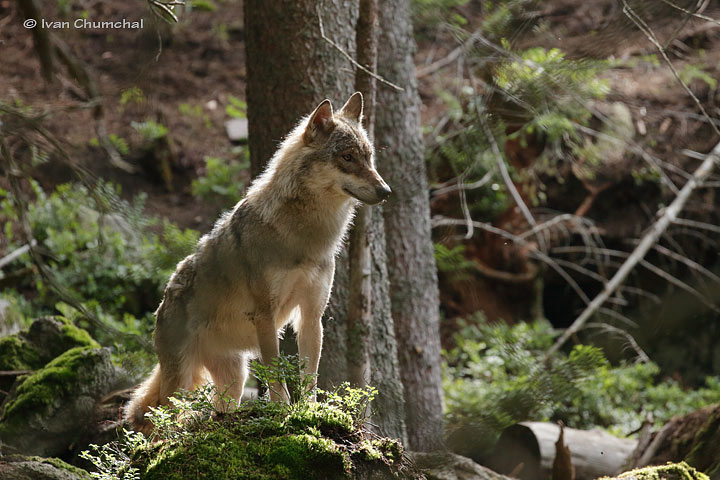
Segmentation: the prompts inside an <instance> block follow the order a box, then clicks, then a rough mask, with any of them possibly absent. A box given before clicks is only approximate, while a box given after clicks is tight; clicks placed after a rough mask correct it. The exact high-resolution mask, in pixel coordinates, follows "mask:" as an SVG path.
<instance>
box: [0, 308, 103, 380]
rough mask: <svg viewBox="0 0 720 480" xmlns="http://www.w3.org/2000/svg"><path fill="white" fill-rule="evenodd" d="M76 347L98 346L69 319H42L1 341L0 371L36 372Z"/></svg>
mask: <svg viewBox="0 0 720 480" xmlns="http://www.w3.org/2000/svg"><path fill="white" fill-rule="evenodd" d="M75 347H93V348H99V347H100V345H98V343H97V342H96V341H95V340H93V339H92V338H91V337H90V334H88V332H86V331H85V330H83V329H81V328H78V327H76V326H75V325H73V324H72V323H71V322H69V321H68V320H65V319H62V318H60V319H56V318H53V317H42V318H39V319H37V320H35V321H34V322H33V323H32V325H31V326H30V329H29V330H28V331H27V332H21V333H18V334H17V335H12V336H9V337H6V338H3V339H1V340H0V370H37V369H39V368H41V367H43V366H44V365H45V364H46V363H47V362H49V361H50V360H52V359H53V358H55V357H57V356H58V355H60V354H61V353H63V352H65V351H67V350H70V349H71V348H75Z"/></svg>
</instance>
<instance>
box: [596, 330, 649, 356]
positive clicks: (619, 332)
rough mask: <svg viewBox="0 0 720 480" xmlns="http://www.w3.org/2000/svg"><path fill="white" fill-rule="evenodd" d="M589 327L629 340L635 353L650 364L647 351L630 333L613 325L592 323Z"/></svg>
mask: <svg viewBox="0 0 720 480" xmlns="http://www.w3.org/2000/svg"><path fill="white" fill-rule="evenodd" d="M587 326H588V327H593V328H597V329H600V330H605V331H606V332H610V333H615V334H617V335H619V336H621V337H623V338H624V339H626V340H627V342H628V344H630V346H631V347H632V349H633V350H635V353H636V354H637V356H638V358H639V359H640V361H641V362H643V363H649V362H650V357H649V356H648V354H647V353H645V350H643V349H642V348H641V347H640V345H638V343H637V342H636V341H635V339H634V338H633V337H632V335H630V334H629V333H628V332H626V331H625V330H623V329H622V328H617V327H613V326H612V325H608V324H607V323H594V322H590V323H588V324H587Z"/></svg>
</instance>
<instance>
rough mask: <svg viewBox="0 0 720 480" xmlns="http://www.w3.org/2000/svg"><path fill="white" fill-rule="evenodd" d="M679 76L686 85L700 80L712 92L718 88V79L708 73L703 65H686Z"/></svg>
mask: <svg viewBox="0 0 720 480" xmlns="http://www.w3.org/2000/svg"><path fill="white" fill-rule="evenodd" d="M679 74H680V79H681V80H682V81H683V82H685V83H686V84H689V83H691V82H692V81H693V80H700V81H701V82H704V83H706V84H707V86H708V87H710V90H715V88H716V87H717V79H715V78H714V77H713V76H712V75H711V74H710V73H708V72H707V71H706V70H705V68H704V67H703V65H685V66H684V67H683V69H682V70H680V72H679Z"/></svg>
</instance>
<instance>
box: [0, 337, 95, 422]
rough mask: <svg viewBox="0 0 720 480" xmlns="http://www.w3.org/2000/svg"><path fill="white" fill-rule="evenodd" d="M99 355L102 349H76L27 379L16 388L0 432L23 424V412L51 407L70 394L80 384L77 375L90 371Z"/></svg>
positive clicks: (6, 408)
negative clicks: (15, 424) (16, 424)
mask: <svg viewBox="0 0 720 480" xmlns="http://www.w3.org/2000/svg"><path fill="white" fill-rule="evenodd" d="M99 355H100V350H97V349H94V348H88V347H75V348H73V349H70V350H68V351H66V352H65V353H63V354H62V355H60V356H59V357H56V358H55V359H54V360H52V361H51V362H50V363H48V364H47V365H46V366H45V368H43V369H41V370H38V371H37V372H35V373H34V374H32V375H30V376H28V377H27V378H26V379H25V380H24V381H23V382H22V383H21V384H20V386H19V387H18V388H17V391H16V394H15V398H14V399H13V400H12V401H11V402H10V403H9V404H8V405H7V406H6V407H5V410H4V411H3V415H2V419H0V420H2V422H3V423H2V424H0V432H2V430H3V429H4V427H6V426H8V424H12V423H15V422H17V421H20V419H21V417H23V413H24V412H37V411H38V410H39V409H44V408H46V407H49V406H51V405H52V404H53V402H55V401H56V400H57V398H58V397H62V396H63V395H66V394H67V393H69V392H71V391H72V389H73V387H74V386H75V385H76V384H77V382H78V375H80V374H82V373H83V372H85V371H87V370H88V369H90V368H91V367H92V365H93V364H95V363H96V362H97V361H98V356H99Z"/></svg>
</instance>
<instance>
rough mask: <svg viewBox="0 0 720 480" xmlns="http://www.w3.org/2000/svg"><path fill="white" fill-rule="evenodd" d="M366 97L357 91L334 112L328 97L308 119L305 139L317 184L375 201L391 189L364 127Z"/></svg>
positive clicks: (371, 201)
mask: <svg viewBox="0 0 720 480" xmlns="http://www.w3.org/2000/svg"><path fill="white" fill-rule="evenodd" d="M362 114H363V97H362V94H361V93H360V92H355V93H354V94H353V95H352V96H351V97H350V99H349V100H348V101H347V102H346V103H345V105H344V106H343V107H342V108H341V109H340V110H339V111H338V112H337V113H333V108H332V105H331V104H330V100H324V101H323V102H322V103H320V105H318V106H317V108H316V109H315V110H314V111H313V113H312V114H310V116H309V117H308V119H307V123H306V124H305V127H304V131H303V143H304V144H305V146H306V147H308V148H309V149H311V150H312V151H313V154H312V155H310V159H311V162H312V167H311V169H312V170H313V176H314V177H315V182H316V183H317V184H322V185H323V186H324V187H325V188H331V189H333V190H334V191H335V192H337V193H341V194H344V195H348V196H350V197H354V198H356V199H358V200H360V201H361V202H364V203H369V204H375V203H379V202H381V201H383V200H385V199H386V198H387V197H388V195H390V193H391V190H390V187H388V185H387V183H385V181H384V180H383V179H382V177H381V176H380V174H379V173H378V172H377V170H376V169H375V151H374V149H373V146H372V144H371V143H370V140H369V139H368V136H367V133H366V132H365V129H364V128H363V127H362Z"/></svg>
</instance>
